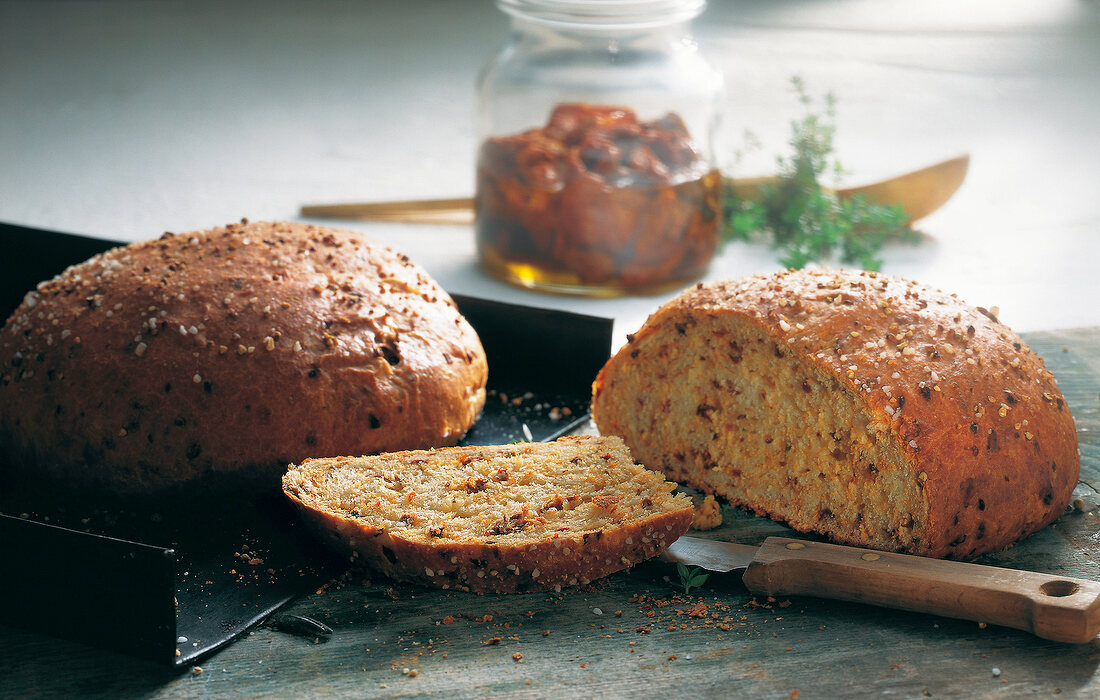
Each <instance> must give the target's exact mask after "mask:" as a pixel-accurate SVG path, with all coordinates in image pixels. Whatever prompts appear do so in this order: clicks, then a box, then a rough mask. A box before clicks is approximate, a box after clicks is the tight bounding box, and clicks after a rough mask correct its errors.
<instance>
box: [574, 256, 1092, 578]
mask: <svg viewBox="0 0 1100 700" xmlns="http://www.w3.org/2000/svg"><path fill="white" fill-rule="evenodd" d="M593 391H594V393H593V404H592V409H593V418H594V420H595V422H596V424H597V425H598V427H599V430H600V432H601V433H603V434H613V435H620V436H622V437H623V439H624V440H625V442H626V444H627V445H629V447H630V449H631V451H632V452H633V454H634V455H635V457H636V458H637V459H639V460H640V461H642V462H643V463H644V464H646V465H647V466H649V467H650V468H652V469H660V470H662V471H663V472H664V473H665V474H666V475H667V476H668V477H669V478H671V479H675V480H677V481H680V482H681V483H684V484H687V485H690V486H692V487H695V488H697V489H700V490H702V491H705V492H708V493H714V494H717V495H718V496H720V497H723V498H726V499H728V500H729V501H730V502H732V503H735V504H737V505H740V506H743V507H745V508H748V509H750V510H753V511H755V512H756V513H758V514H761V515H767V516H770V517H772V518H775V519H777V520H781V521H784V522H786V523H788V524H789V525H790V526H791V527H793V528H795V529H797V530H801V531H804V532H815V533H819V534H822V535H825V536H827V537H829V538H831V539H834V540H836V541H839V542H844V543H848V544H854V545H859V546H865V547H873V548H877V549H884V550H895V551H904V552H910V553H914V554H921V555H926V556H933V557H954V558H971V557H974V556H977V555H979V554H981V553H983V552H988V551H993V550H999V549H1003V548H1004V547H1006V546H1008V545H1009V544H1011V543H1013V542H1015V541H1016V540H1018V539H1020V538H1022V537H1025V536H1027V535H1028V534H1030V533H1032V532H1034V531H1036V530H1038V529H1039V528H1042V527H1044V526H1045V525H1047V524H1049V523H1050V522H1052V521H1053V520H1054V519H1055V518H1057V517H1058V516H1059V515H1060V514H1061V513H1062V511H1063V509H1064V507H1065V505H1066V503H1067V502H1068V500H1069V499H1070V497H1071V494H1072V491H1073V488H1074V486H1075V485H1076V482H1077V476H1078V472H1079V470H1080V456H1079V453H1078V450H1077V438H1076V433H1075V429H1074V423H1073V418H1072V416H1071V415H1070V412H1069V409H1068V408H1067V407H1066V404H1065V401H1064V399H1063V397H1062V394H1061V392H1060V391H1059V390H1058V387H1057V385H1056V383H1055V381H1054V377H1053V376H1052V375H1051V373H1050V372H1049V371H1047V370H1046V369H1045V367H1044V366H1043V363H1042V360H1041V359H1040V358H1038V357H1037V356H1036V355H1034V354H1033V353H1032V352H1031V351H1030V350H1029V349H1028V348H1027V347H1026V346H1025V345H1024V344H1023V343H1022V342H1021V341H1020V339H1019V338H1018V337H1017V336H1016V335H1015V334H1014V333H1013V332H1012V331H1011V330H1009V329H1008V328H1007V327H1006V326H1004V325H1003V324H1001V323H1000V322H998V321H997V320H996V318H995V317H994V314H992V313H990V312H988V311H986V310H984V309H978V308H974V307H970V306H967V305H966V304H964V303H962V302H961V301H959V300H958V299H957V298H956V297H954V296H952V295H948V294H945V293H942V292H940V291H937V290H932V289H929V288H926V287H923V286H921V285H918V284H916V283H913V282H909V281H906V280H901V279H897V278H892V277H888V276H884V275H879V274H875V273H870V272H852V271H831V272H825V271H820V272H807V271H787V272H783V273H779V274H776V275H770V276H756V277H751V278H745V279H741V280H732V281H728V282H723V283H716V284H711V285H697V286H696V287H694V288H691V289H689V290H687V291H686V292H684V293H683V294H681V295H680V296H679V297H677V298H676V299H674V300H672V301H670V302H669V303H667V304H666V305H664V306H663V307H661V308H660V309H659V310H658V311H657V312H656V313H654V314H653V315H652V316H651V317H650V318H649V319H648V320H647V321H646V323H645V325H644V326H643V327H642V329H641V330H640V331H639V332H638V333H637V334H635V335H634V336H632V337H630V340H629V342H628V343H627V344H626V345H625V346H623V348H622V349H621V350H620V351H619V352H618V353H617V354H616V355H615V357H613V358H612V359H611V360H609V361H608V363H607V365H606V366H605V367H604V368H603V370H602V371H601V372H600V374H599V376H598V378H597V380H596V382H595V384H594V389H593Z"/></svg>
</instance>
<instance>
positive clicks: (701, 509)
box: [691, 494, 722, 530]
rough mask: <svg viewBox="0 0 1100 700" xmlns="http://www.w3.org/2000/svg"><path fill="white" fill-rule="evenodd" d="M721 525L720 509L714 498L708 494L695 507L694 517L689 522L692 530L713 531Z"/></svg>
mask: <svg viewBox="0 0 1100 700" xmlns="http://www.w3.org/2000/svg"><path fill="white" fill-rule="evenodd" d="M721 524H722V507H721V506H720V505H718V501H716V500H715V498H714V496H712V495H710V494H708V495H707V497H706V498H704V499H703V500H702V501H701V502H698V503H696V505H695V516H694V517H693V518H692V520H691V529H692V530H713V529H714V528H716V527H718V526H720V525H721Z"/></svg>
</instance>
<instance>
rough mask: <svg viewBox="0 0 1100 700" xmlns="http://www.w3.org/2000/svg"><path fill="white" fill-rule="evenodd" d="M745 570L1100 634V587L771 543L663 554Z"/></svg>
mask: <svg viewBox="0 0 1100 700" xmlns="http://www.w3.org/2000/svg"><path fill="white" fill-rule="evenodd" d="M662 556H663V557H664V558H665V559H666V560H668V561H674V562H682V563H684V564H686V565H688V566H698V567H700V568H703V569H706V570H708V571H717V572H728V571H735V570H744V575H743V577H742V580H743V581H744V582H745V586H746V587H747V588H748V589H749V591H750V592H752V593H754V594H757V595H766V596H772V597H779V596H788V595H804V596H812V597H815V598H828V599H831V600H846V601H850V602H854V603H867V604H870V605H878V606H881V607H887V608H896V609H899V610H909V611H913V612H923V613H931V614H934V615H942V616H944V617H955V618H960V619H963V620H974V621H976V622H986V623H989V624H993V625H1003V626H1005V627H1014V628H1016V629H1021V630H1026V631H1028V632H1031V633H1033V634H1035V635H1037V636H1039V637H1042V638H1044V639H1050V640H1053V641H1057V642H1072V643H1076V644H1084V643H1087V642H1090V641H1092V640H1093V639H1094V638H1095V637H1096V635H1097V633H1098V632H1100V583H1097V582H1096V581H1088V580H1085V579H1079V578H1069V577H1065V576H1053V575H1050V574H1041V573H1035V572H1030V571H1018V570H1015V569H1001V568H997V567H993V566H982V565H979V564H969V563H966V562H958V561H947V560H944V559H928V558H925V557H916V556H911V555H907V554H893V553H889V552H876V551H872V550H869V549H858V548H855V547H844V546H840V545H835V544H827V543H823V542H809V541H805V540H794V539H788V538H786V537H769V538H768V539H766V540H764V544H762V545H760V546H759V547H754V546H751V545H743V544H734V543H731V542H719V541H715V540H705V539H700V538H697V537H681V538H680V539H678V540H677V541H676V542H674V543H672V546H671V547H669V548H668V550H667V551H666V552H665V553H664V554H663V555H662Z"/></svg>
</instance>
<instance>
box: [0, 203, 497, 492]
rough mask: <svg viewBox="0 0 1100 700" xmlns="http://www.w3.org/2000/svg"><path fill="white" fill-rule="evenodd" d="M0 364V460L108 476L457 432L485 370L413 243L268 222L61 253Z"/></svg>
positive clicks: (6, 335)
mask: <svg viewBox="0 0 1100 700" xmlns="http://www.w3.org/2000/svg"><path fill="white" fill-rule="evenodd" d="M0 367H2V369H0V447H2V448H4V449H6V451H7V457H8V461H9V462H10V463H11V464H12V465H13V466H15V467H17V468H19V469H21V470H22V471H23V472H25V473H29V474H34V475H37V476H48V477H49V478H50V479H52V480H53V481H55V482H58V483H62V484H65V485H68V486H73V487H86V486H93V487H102V488H104V489H106V490H108V491H113V492H151V491H158V490H161V489H164V488H167V487H170V486H173V485H176V484H181V483H185V482H189V481H191V480H194V479H196V478H198V477H202V476H209V475H230V474H233V475H238V476H241V475H250V476H257V477H259V478H266V479H268V483H270V484H275V483H278V482H277V479H278V475H279V474H280V473H281V472H282V470H283V469H284V468H285V465H286V464H287V463H288V462H291V461H294V460H298V459H302V458H305V457H306V456H307V455H314V456H317V455H337V454H349V453H350V454H366V453H372V452H380V451H385V450H396V449H407V448H414V447H428V446H435V445H448V444H454V443H455V442H457V441H458V440H459V439H460V438H461V437H462V435H463V434H464V433H465V432H466V430H467V429H468V428H469V426H470V425H471V424H472V423H473V421H474V420H475V419H476V418H477V415H478V414H479V412H480V410H481V408H482V406H483V404H484V401H485V380H486V376H487V365H486V359H485V354H484V351H483V350H482V347H481V344H480V341H479V340H478V337H477V335H476V333H475V332H474V330H473V328H471V327H470V325H469V324H468V323H467V322H466V320H465V319H464V318H462V316H461V315H460V314H459V312H458V310H457V308H456V307H455V305H454V302H453V301H452V300H451V299H450V297H449V296H448V295H447V294H446V293H445V292H444V291H443V290H442V289H441V288H440V287H439V285H438V284H437V283H436V282H435V281H434V280H432V279H431V278H430V277H429V276H428V275H427V274H426V273H425V272H424V271H423V270H422V269H421V268H419V267H418V266H416V265H414V264H413V263H411V262H410V261H409V259H408V258H407V257H405V256H403V255H400V254H399V253H397V252H395V251H393V250H391V249H389V248H386V247H384V246H381V245H378V244H375V243H372V242H370V241H368V240H367V239H365V238H364V237H362V236H361V235H360V234H357V233H354V232H352V231H347V230H340V229H332V228H323V227H317V226H309V225H305V224H299V223H269V222H256V223H247V222H242V223H240V224H234V225H230V226H227V227H221V228H214V229H211V230H208V231H202V232H193V233H184V234H178V235H172V234H165V235H164V236H163V237H162V238H160V239H157V240H152V241H146V242H141V243H134V244H130V245H127V246H123V247H120V248H115V249H113V250H110V251H107V252H105V253H103V254H101V255H97V256H95V257H93V258H91V259H90V260H88V261H86V262H84V263H81V264H79V265H76V266H74V267H71V268H69V269H68V270H66V271H65V272H64V273H62V274H61V275H59V276H57V277H56V278H54V279H52V280H49V281H47V282H44V283H42V284H40V285H39V286H38V288H37V289H35V290H33V291H31V292H30V293H28V294H27V296H26V298H25V300H24V302H23V304H22V305H21V306H20V307H19V308H18V309H17V310H16V311H15V313H14V314H13V315H12V316H11V318H10V319H8V322H7V324H6V325H5V326H4V329H3V331H2V333H0Z"/></svg>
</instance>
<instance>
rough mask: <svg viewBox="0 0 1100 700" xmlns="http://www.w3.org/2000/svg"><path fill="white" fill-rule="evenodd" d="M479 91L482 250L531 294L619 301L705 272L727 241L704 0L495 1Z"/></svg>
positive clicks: (717, 105) (717, 92) (717, 85)
mask: <svg viewBox="0 0 1100 700" xmlns="http://www.w3.org/2000/svg"><path fill="white" fill-rule="evenodd" d="M496 2H497V6H498V7H500V9H501V10H503V11H504V12H505V13H506V14H507V15H509V17H510V19H511V31H510V33H509V35H508V38H507V40H506V41H505V43H504V44H502V45H501V47H500V48H499V49H498V51H497V52H496V54H495V55H493V56H492V57H491V59H490V60H489V61H488V62H487V63H486V65H485V66H484V68H483V69H482V72H481V74H480V76H479V79H478V87H477V96H478V110H477V132H476V133H477V143H478V154H477V187H476V208H477V218H476V223H475V227H476V231H477V249H478V255H479V258H480V260H481V263H482V267H483V268H484V269H485V270H487V271H488V272H489V274H491V275H493V276H495V277H497V278H500V279H502V280H505V281H507V282H511V283H513V284H516V285H520V286H524V287H527V288H530V289H536V290H542V291H549V292H561V293H571V294H583V295H590V296H617V295H623V294H646V293H657V292H661V291H665V290H668V289H672V288H675V287H678V286H683V285H685V284H687V283H689V282H691V281H694V280H695V279H697V278H698V277H700V276H701V275H702V274H703V273H704V272H705V271H706V269H707V266H708V265H709V263H710V261H711V258H712V257H713V256H714V253H715V251H716V249H717V247H718V236H719V233H718V232H719V224H720V218H721V212H720V195H721V181H722V178H721V176H720V174H719V172H718V169H717V165H716V158H715V156H714V154H715V152H716V151H717V145H716V143H715V141H716V138H717V136H718V133H719V131H720V122H721V113H722V102H723V99H724V95H725V92H724V85H723V79H722V75H721V73H720V72H719V71H717V70H715V69H714V68H713V67H711V66H710V64H709V63H708V62H707V61H706V60H705V59H704V58H703V57H702V55H701V54H700V52H699V51H698V46H697V45H696V43H695V39H694V37H693V36H692V32H691V28H690V24H691V20H692V19H694V18H695V17H696V16H697V15H698V14H699V13H701V12H702V11H703V8H704V7H705V2H704V0H615V2H609V1H608V0H496Z"/></svg>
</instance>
